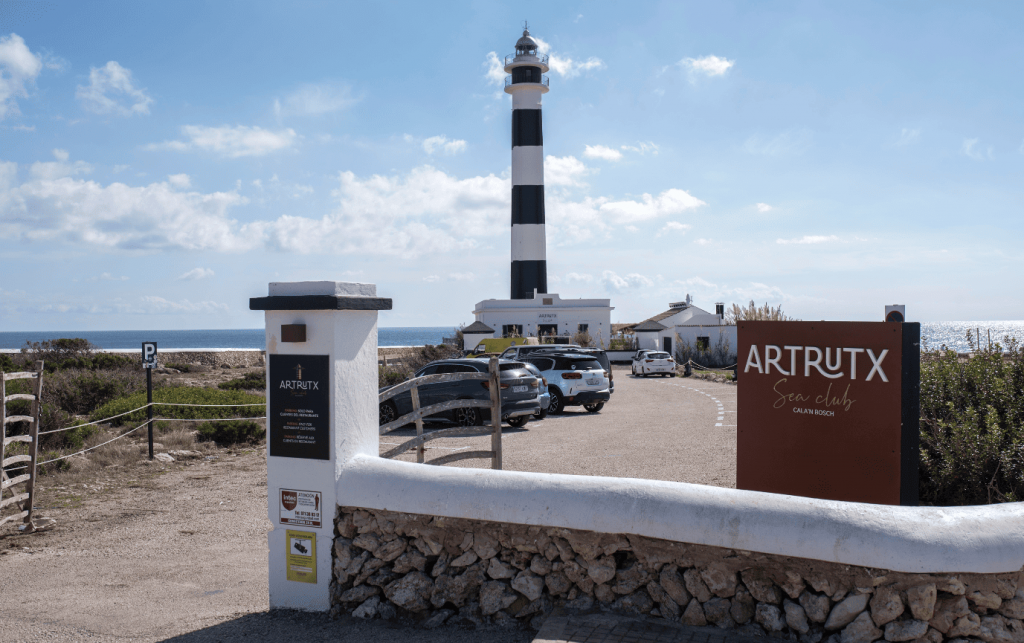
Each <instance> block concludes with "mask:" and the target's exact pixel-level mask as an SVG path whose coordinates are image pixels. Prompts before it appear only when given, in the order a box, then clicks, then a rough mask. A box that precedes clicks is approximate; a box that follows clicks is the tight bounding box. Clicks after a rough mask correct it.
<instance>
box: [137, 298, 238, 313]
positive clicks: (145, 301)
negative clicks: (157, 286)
mask: <svg viewBox="0 0 1024 643" xmlns="http://www.w3.org/2000/svg"><path fill="white" fill-rule="evenodd" d="M230 310H231V309H230V308H229V307H228V305H227V304H222V303H218V302H213V301H196V302H192V301H189V300H188V299H182V300H181V301H171V300H169V299H164V298H163V297H156V296H148V297H143V298H142V307H141V310H139V311H138V312H142V313H148V314H161V313H207V314H211V313H226V312H229V311H230Z"/></svg>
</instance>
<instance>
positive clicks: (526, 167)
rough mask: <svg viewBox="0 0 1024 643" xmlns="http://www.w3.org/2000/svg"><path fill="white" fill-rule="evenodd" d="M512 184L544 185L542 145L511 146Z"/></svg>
mask: <svg viewBox="0 0 1024 643" xmlns="http://www.w3.org/2000/svg"><path fill="white" fill-rule="evenodd" d="M512 185H544V147H543V146H540V145H519V146H516V147H513V148H512Z"/></svg>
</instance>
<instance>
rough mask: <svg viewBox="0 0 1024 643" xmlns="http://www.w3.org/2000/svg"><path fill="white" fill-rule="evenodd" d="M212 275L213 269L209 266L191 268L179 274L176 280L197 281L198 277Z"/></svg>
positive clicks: (202, 277) (205, 277) (204, 277)
mask: <svg viewBox="0 0 1024 643" xmlns="http://www.w3.org/2000/svg"><path fill="white" fill-rule="evenodd" d="M212 276H213V270H210V269H209V268H193V269H192V270H189V271H188V272H186V273H184V274H182V275H179V276H178V281H199V280H200V279H209V278H210V277H212Z"/></svg>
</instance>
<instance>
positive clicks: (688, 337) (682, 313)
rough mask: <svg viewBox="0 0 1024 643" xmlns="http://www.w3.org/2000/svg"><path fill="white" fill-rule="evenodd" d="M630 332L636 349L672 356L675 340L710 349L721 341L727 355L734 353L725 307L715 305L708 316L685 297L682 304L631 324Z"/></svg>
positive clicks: (732, 327)
mask: <svg viewBox="0 0 1024 643" xmlns="http://www.w3.org/2000/svg"><path fill="white" fill-rule="evenodd" d="M631 330H632V331H633V332H634V333H635V334H636V338H637V348H651V349H655V350H663V351H667V352H669V353H672V352H673V351H674V350H675V348H676V346H675V342H676V341H683V342H686V343H688V344H690V345H691V346H703V347H705V348H710V347H714V346H715V345H716V344H718V342H719V341H721V342H722V343H723V344H728V346H729V349H730V351H731V352H735V351H736V346H737V344H736V325H735V324H727V323H726V321H725V304H722V303H717V304H715V312H714V313H710V312H708V311H706V310H704V309H702V308H698V307H697V306H694V305H693V300H692V299H691V298H690V296H689V295H687V296H686V301H679V302H676V303H672V304H669V305H668V310H666V311H665V312H663V313H659V314H657V315H655V316H654V317H650V318H648V319H645V320H644V321H642V322H640V323H639V324H635V325H634V326H632V327H631Z"/></svg>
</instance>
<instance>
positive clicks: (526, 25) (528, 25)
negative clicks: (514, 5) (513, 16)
mask: <svg viewBox="0 0 1024 643" xmlns="http://www.w3.org/2000/svg"><path fill="white" fill-rule="evenodd" d="M523 29H525V30H526V31H529V30H530V23H529V22H528V21H526V20H523Z"/></svg>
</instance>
